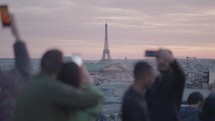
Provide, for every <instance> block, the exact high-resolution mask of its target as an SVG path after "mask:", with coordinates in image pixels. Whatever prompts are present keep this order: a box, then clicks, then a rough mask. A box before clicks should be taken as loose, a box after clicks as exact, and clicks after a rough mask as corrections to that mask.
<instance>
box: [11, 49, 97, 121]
mask: <svg viewBox="0 0 215 121" xmlns="http://www.w3.org/2000/svg"><path fill="white" fill-rule="evenodd" d="M62 64H63V54H62V52H61V51H59V50H56V49H54V50H49V51H47V52H46V53H45V54H44V55H43V57H42V59H41V72H40V73H39V74H38V75H36V76H35V77H34V78H33V79H32V80H31V82H30V84H29V85H28V86H27V87H26V88H25V89H24V90H23V91H22V92H21V93H20V94H19V95H18V97H17V99H16V108H15V111H14V121H68V120H69V119H70V118H71V116H72V115H69V116H68V115H67V114H66V113H64V107H66V108H68V109H70V110H71V111H72V112H74V113H75V110H84V109H88V108H90V107H93V106H95V105H97V104H98V101H99V99H100V98H99V96H97V95H95V94H92V93H89V92H86V91H84V90H81V89H77V88H74V87H72V86H70V85H67V84H64V83H62V82H60V81H58V80H57V76H58V74H59V72H60V71H61V68H62ZM82 74H83V76H84V75H86V74H85V73H82ZM85 77H86V76H85ZM86 80H88V79H86ZM72 112H71V113H72Z"/></svg>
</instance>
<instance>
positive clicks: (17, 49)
mask: <svg viewBox="0 0 215 121" xmlns="http://www.w3.org/2000/svg"><path fill="white" fill-rule="evenodd" d="M10 16H11V32H12V34H13V36H14V37H15V39H16V42H15V44H14V54H15V68H16V69H17V70H18V71H20V73H21V74H22V76H24V77H25V78H28V77H30V75H31V65H30V59H29V55H28V51H27V48H26V45H25V43H24V42H22V41H20V40H21V39H20V35H19V32H18V30H17V26H16V22H15V18H14V16H13V15H10Z"/></svg>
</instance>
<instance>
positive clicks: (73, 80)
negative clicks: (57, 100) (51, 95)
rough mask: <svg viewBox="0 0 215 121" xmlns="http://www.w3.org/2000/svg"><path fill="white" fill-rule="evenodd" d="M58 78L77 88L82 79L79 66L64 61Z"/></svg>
mask: <svg viewBox="0 0 215 121" xmlns="http://www.w3.org/2000/svg"><path fill="white" fill-rule="evenodd" d="M58 80H60V81H62V82H63V83H65V84H68V85H71V86H74V87H76V88H79V87H80V84H81V80H82V78H81V71H80V68H79V67H78V65H77V64H75V63H74V62H66V63H64V64H63V66H62V68H61V71H60V73H59V75H58Z"/></svg>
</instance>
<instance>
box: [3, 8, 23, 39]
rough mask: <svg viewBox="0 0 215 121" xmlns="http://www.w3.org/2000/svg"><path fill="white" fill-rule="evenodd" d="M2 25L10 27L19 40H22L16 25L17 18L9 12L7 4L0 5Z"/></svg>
mask: <svg viewBox="0 0 215 121" xmlns="http://www.w3.org/2000/svg"><path fill="white" fill-rule="evenodd" d="M0 13H1V21H2V27H10V28H11V32H12V34H13V36H14V37H15V39H16V40H17V41H19V40H20V35H19V32H18V30H17V27H16V22H15V18H14V16H13V15H12V14H10V13H9V10H8V6H7V5H0Z"/></svg>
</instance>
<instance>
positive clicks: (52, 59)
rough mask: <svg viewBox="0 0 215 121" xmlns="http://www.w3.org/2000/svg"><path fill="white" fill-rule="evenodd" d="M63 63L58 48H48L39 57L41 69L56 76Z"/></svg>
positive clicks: (61, 54)
mask: <svg viewBox="0 0 215 121" xmlns="http://www.w3.org/2000/svg"><path fill="white" fill-rule="evenodd" d="M62 64H63V53H62V52H61V51H60V50H57V49H52V50H48V51H47V52H46V53H45V54H44V55H43V56H42V59H41V70H42V71H43V72H45V73H46V74H49V75H53V76H57V75H58V73H59V72H60V70H61V67H62Z"/></svg>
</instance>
